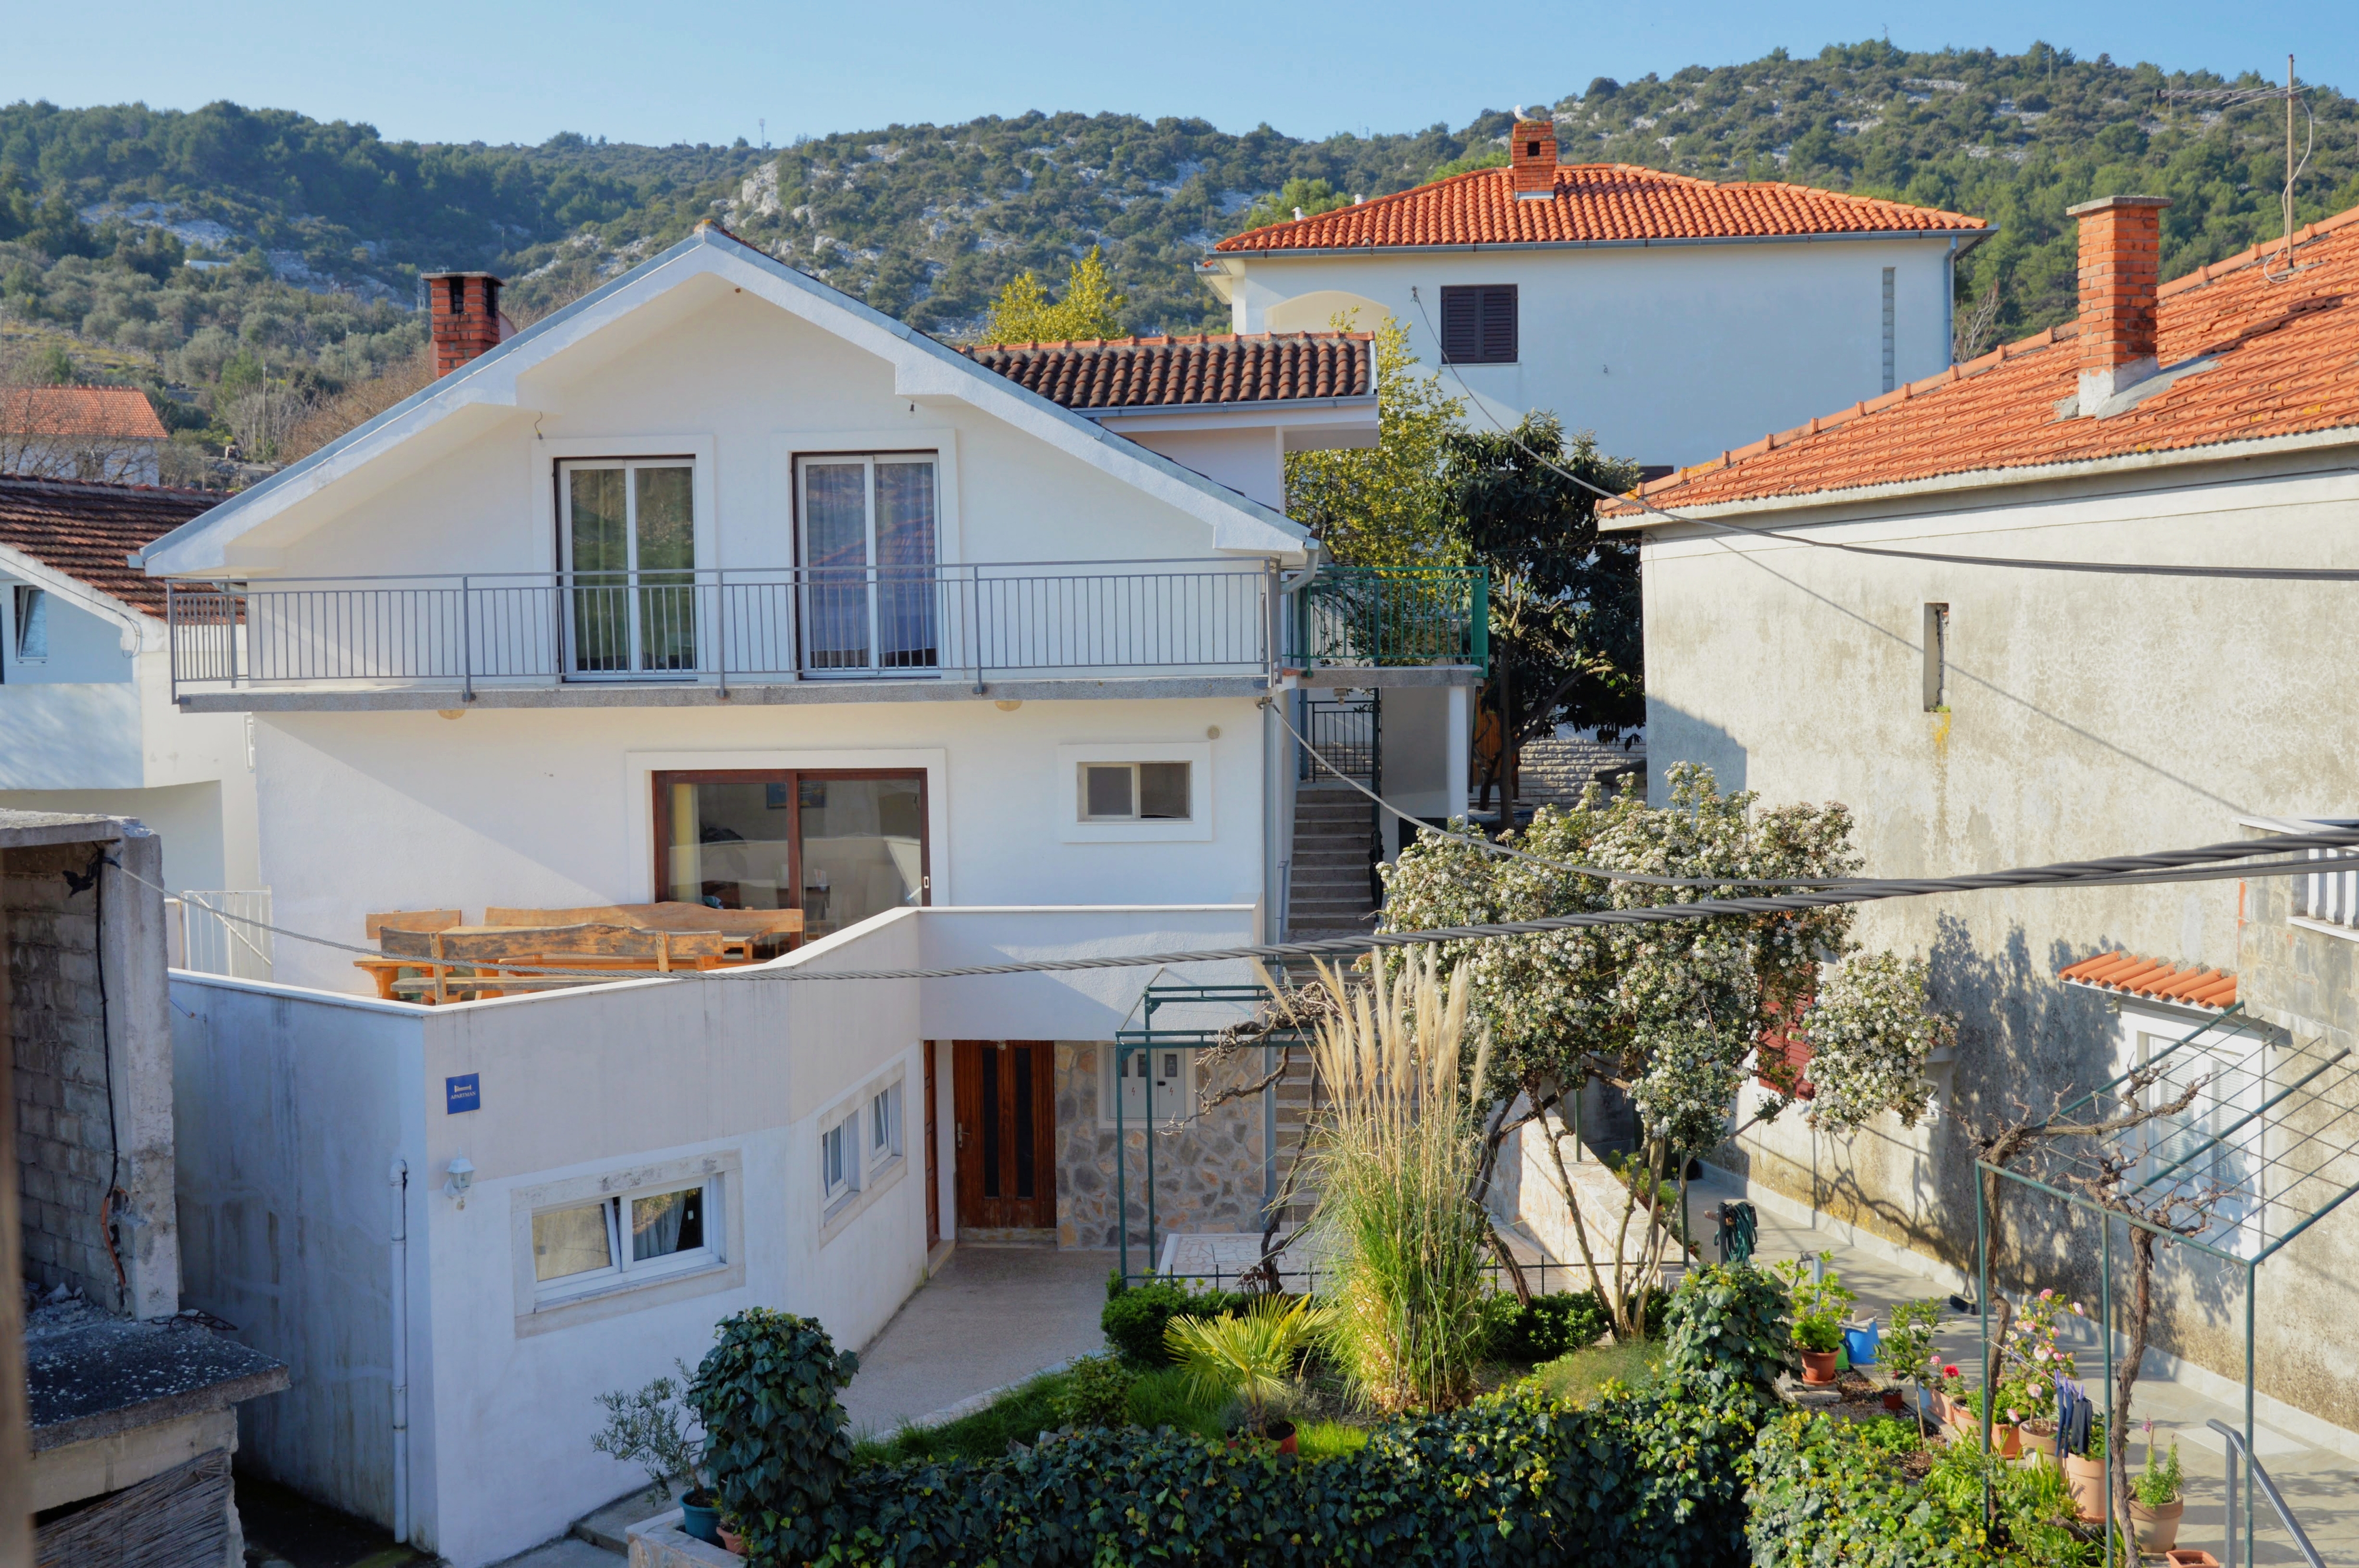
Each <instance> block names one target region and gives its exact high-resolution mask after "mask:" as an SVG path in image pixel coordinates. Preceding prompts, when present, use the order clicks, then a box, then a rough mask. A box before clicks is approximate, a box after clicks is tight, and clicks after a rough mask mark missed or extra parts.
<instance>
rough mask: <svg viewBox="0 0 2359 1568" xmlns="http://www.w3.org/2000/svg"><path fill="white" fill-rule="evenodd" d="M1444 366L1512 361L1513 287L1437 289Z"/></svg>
mask: <svg viewBox="0 0 2359 1568" xmlns="http://www.w3.org/2000/svg"><path fill="white" fill-rule="evenodd" d="M1441 359H1442V363H1443V364H1445V365H1513V364H1515V363H1516V286H1515V285H1514V284H1512V283H1485V284H1482V285H1480V286H1476V287H1467V288H1462V289H1443V290H1442V291H1441Z"/></svg>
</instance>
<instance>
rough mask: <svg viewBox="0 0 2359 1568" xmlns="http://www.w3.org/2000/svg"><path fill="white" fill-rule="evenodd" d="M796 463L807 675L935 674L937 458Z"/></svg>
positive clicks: (901, 455) (915, 455)
mask: <svg viewBox="0 0 2359 1568" xmlns="http://www.w3.org/2000/svg"><path fill="white" fill-rule="evenodd" d="M795 466H796V481H797V486H798V492H799V493H798V495H797V497H796V501H797V512H798V518H799V523H800V528H799V533H800V535H801V541H802V568H803V581H804V583H805V584H806V586H805V591H804V595H803V604H804V610H803V617H802V622H803V636H802V644H803V649H802V653H803V669H804V670H805V671H806V672H807V673H810V674H813V675H840V676H861V675H885V674H895V673H909V672H916V671H925V670H933V669H934V668H935V667H936V666H937V665H938V664H939V663H940V649H939V642H940V639H939V637H938V636H937V627H938V626H939V625H940V615H938V614H937V608H936V604H935V600H934V594H935V578H936V572H935V565H934V549H935V538H936V530H935V504H936V492H935V464H934V458H933V454H932V453H930V452H885V453H878V454H875V455H857V456H853V455H846V456H827V457H806V458H802V459H799V460H798V462H797V463H796V465H795Z"/></svg>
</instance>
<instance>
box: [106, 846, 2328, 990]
mask: <svg viewBox="0 0 2359 1568" xmlns="http://www.w3.org/2000/svg"><path fill="white" fill-rule="evenodd" d="M2354 845H2359V829H2352V828H2327V829H2321V830H2320V831H2318V832H2315V833H2275V834H2271V835H2268V836H2267V837H2263V838H2256V839H2245V840H2238V841H2234V842H2231V843H2226V844H2205V845H2201V846H2200V847H2198V848H2194V849H2180V850H2165V851H2161V852H2158V853H2156V854H2151V855H2114V856H2110V857H2107V858H2104V859H2099V860H2082V861H2064V862H2060V863H2057V864H2054V865H2049V866H2022V867H2017V868H2015V869H2013V870H2007V871H1989V872H1978V873H1972V874H1969V875H1965V876H1960V877H1923V878H1909V877H1869V878H1862V879H1860V880H1857V881H1854V882H1849V883H1845V884H1843V885H1842V886H1840V887H1829V888H1823V889H1821V890H1818V891H1814V892H1803V893H1787V894H1779V895H1775V896H1768V897H1757V898H1698V899H1695V900H1693V901H1692V902H1688V903H1679V904H1666V905H1655V906H1650V907H1645V908H1639V909H1588V910H1583V911H1581V912H1579V913H1576V914H1569V915H1550V916H1547V917H1545V918H1543V919H1540V920H1510V921H1501V922H1495V923H1491V924H1483V925H1464V926H1443V927H1436V928H1431V929H1426V930H1419V931H1364V932H1354V933H1353V934H1351V935H1348V936H1339V937H1329V938H1322V939H1319V940H1316V941H1310V942H1253V943H1245V944H1241V945H1238V946H1234V947H1223V948H1209V949H1198V950H1191V951H1187V952H1180V953H1093V954H1091V955H1089V956H1087V957H1082V958H1047V959H1027V960H1022V961H1018V962H1015V963H1009V964H966V965H962V966H959V967H955V968H948V969H851V970H834V971H828V970H821V969H816V968H814V967H812V966H810V964H801V965H798V966H796V967H793V968H777V967H774V966H772V965H762V966H760V967H758V968H746V967H739V968H736V969H734V970H727V971H709V970H690V971H672V972H669V973H647V974H637V973H625V974H618V973H617V972H616V971H614V970H612V969H594V970H582V969H566V968H562V967H559V966H554V965H547V964H515V963H509V962H506V961H501V960H473V959H435V958H432V957H429V956H428V955H425V954H419V955H416V962H417V963H418V964H419V966H420V967H422V968H423V967H434V966H440V967H446V968H455V967H464V968H468V969H474V970H488V971H492V972H495V974H515V975H545V976H549V977H552V978H557V977H563V978H580V979H584V980H597V981H604V982H608V983H613V982H614V981H616V980H620V979H629V980H650V979H652V980H694V979H706V978H712V977H714V976H716V975H723V974H726V975H731V976H732V977H733V978H746V979H756V980H778V981H805V980H960V979H969V978H981V977H985V976H992V975H1053V974H1065V973H1071V972H1072V971H1076V970H1086V969H1134V968H1147V967H1152V966H1156V965H1169V964H1212V963H1223V962H1230V961H1237V960H1263V961H1268V960H1278V961H1284V960H1287V959H1308V958H1346V957H1355V956H1357V955H1358V954H1360V953H1368V952H1372V951H1374V950H1376V949H1379V948H1396V947H1422V946H1427V945H1430V944H1434V943H1440V942H1485V941H1493V940H1497V939H1500V938H1506V937H1518V936H1542V935H1547V934H1549V933H1551V932H1557V931H1575V930H1580V929H1582V928H1585V927H1593V926H1611V925H1657V924H1661V923H1664V922H1666V921H1669V920H1709V919H1712V918H1713V917H1716V916H1722V915H1736V916H1755V915H1780V914H1793V913H1799V912H1801V911H1803V910H1807V909H1827V908H1831V907H1833V906H1837V905H1843V904H1864V903H1872V902H1875V901H1878V900H1881V899H1886V898H1921V897H1927V896H1930V895H1936V894H1944V893H1971V892H1982V891H1987V890H1992V889H2006V888H2017V887H2063V888H2071V887H2143V886H2147V885H2150V884H2154V883H2180V882H2212V881H2225V880H2229V879H2232V878H2244V877H2291V876H2307V875H2311V874H2314V873H2317V872H2319V871H2321V869H2325V868H2327V867H2329V866H2333V865H2335V864H2337V863H2339V862H2342V861H2346V860H2359V856H2353V855H2335V856H2332V857H2331V858H2328V859H2324V860H2321V859H2318V858H2312V857H2310V855H2309V852H2310V851H2312V850H2331V849H2347V848H2351V847H2353V846H2354ZM2257 855H2293V856H2297V857H2295V858H2288V859H2279V860H2255V859H2254V858H2253V857H2255V856H2257ZM2237 862H2245V864H2236V863H2237ZM124 874H125V876H127V877H131V878H132V879H133V880H134V881H136V882H139V883H141V884H142V885H143V886H146V887H154V888H155V889H156V890H157V891H158V892H159V893H165V894H167V896H170V895H169V890H168V889H167V888H164V887H160V886H158V884H156V883H154V882H150V881H148V880H147V878H146V877H140V876H139V875H138V874H137V873H136V872H131V871H127V870H126V871H125V873H124ZM214 918H215V919H218V920H237V921H239V922H241V923H242V924H245V925H249V926H255V927H258V928H259V929H261V930H264V931H271V932H274V933H276V934H277V935H279V936H284V937H287V938H289V939H291V940H293V941H296V942H309V943H311V944H313V945H315V946H319V947H325V948H331V949H334V950H336V951H338V952H343V953H361V954H364V956H366V957H369V958H375V959H386V958H392V957H404V958H408V957H410V956H411V955H409V954H389V953H384V952H382V951H380V950H378V949H375V948H367V947H361V946H357V945H355V944H353V943H351V942H336V941H334V940H332V939H331V938H328V937H321V936H314V935H312V934H310V932H308V931H293V930H289V929H288V928H287V927H285V926H277V925H272V924H271V923H269V922H268V921H266V920H255V919H253V918H252V917H250V916H245V915H233V914H230V913H228V912H227V911H226V910H221V911H215V914H214Z"/></svg>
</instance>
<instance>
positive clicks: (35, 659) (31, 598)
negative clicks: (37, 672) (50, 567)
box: [8, 583, 49, 664]
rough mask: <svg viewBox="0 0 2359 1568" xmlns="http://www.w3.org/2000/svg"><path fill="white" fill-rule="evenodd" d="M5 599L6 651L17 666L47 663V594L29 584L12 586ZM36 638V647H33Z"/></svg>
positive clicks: (47, 592) (43, 589) (45, 591)
mask: <svg viewBox="0 0 2359 1568" xmlns="http://www.w3.org/2000/svg"><path fill="white" fill-rule="evenodd" d="M11 586H12V587H13V588H14V589H15V592H14V593H10V594H9V595H8V598H9V605H8V613H9V615H10V617H11V624H10V626H9V629H8V648H9V652H10V653H11V654H12V655H14V657H15V659H16V662H17V663H18V664H47V663H48V662H49V590H48V589H46V588H43V587H41V586H39V585H38V583H14V584H11ZM37 634H38V639H39V645H40V646H39V647H38V648H36V647H34V646H33V643H34V639H35V637H36V635H37Z"/></svg>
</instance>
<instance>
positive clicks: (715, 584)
mask: <svg viewBox="0 0 2359 1568" xmlns="http://www.w3.org/2000/svg"><path fill="white" fill-rule="evenodd" d="M1285 586H1286V585H1285V584H1284V583H1283V581H1282V580H1281V579H1280V577H1279V576H1278V574H1277V571H1276V570H1275V569H1274V568H1273V567H1272V566H1271V565H1269V564H1268V563H1266V562H1263V561H1236V562H1225V561H1213V562H1207V561H1202V560H1193V561H1061V562H1026V563H1021V564H1013V565H970V564H955V565H931V566H884V567H841V568H839V567H782V568H767V569H766V568H732V569H728V570H709V571H693V572H690V571H647V572H541V573H521V572H514V573H497V572H484V573H473V574H466V575H429V574H414V575H408V576H385V577H346V578H253V579H245V580H231V581H220V582H210V583H191V582H179V581H175V582H169V583H167V584H166V587H165V593H166V607H165V615H166V619H167V622H168V626H169V628H170V637H171V649H172V685H173V692H174V695H175V697H176V698H177V697H178V696H179V694H180V693H182V692H184V691H241V690H249V689H253V690H260V689H268V688H289V687H310V688H319V689H338V688H344V689H359V690H365V689H380V688H419V687H425V688H432V689H449V690H455V691H462V692H465V693H470V694H472V693H473V691H475V690H476V689H477V688H479V687H530V686H552V685H560V684H576V683H598V682H610V683H611V682H621V683H626V684H643V685H644V684H661V683H677V682H690V683H694V682H700V681H701V682H716V683H718V684H721V685H723V686H726V685H727V684H728V683H729V682H730V681H750V682H770V681H860V680H924V679H937V680H941V679H965V680H968V681H972V682H973V684H974V685H975V686H976V687H978V688H980V687H981V686H982V685H984V682H985V681H992V680H1042V679H1060V678H1071V679H1085V678H1104V677H1109V676H1113V677H1120V676H1140V675H1156V676H1187V675H1194V676H1232V677H1234V676H1250V677H1256V678H1265V679H1266V678H1268V677H1270V676H1272V675H1274V674H1275V673H1276V672H1277V667H1278V666H1279V665H1280V664H1281V663H1284V664H1290V665H1294V666H1295V667H1297V668H1310V667H1319V666H1338V667H1364V668H1387V667H1398V666H1411V665H1426V664H1445V665H1457V666H1464V665H1468V664H1473V665H1476V666H1481V665H1483V664H1484V661H1485V659H1486V654H1487V647H1486V636H1485V632H1486V627H1485V603H1486V601H1485V595H1484V581H1483V577H1482V574H1481V573H1480V572H1457V571H1448V572H1391V571H1378V570H1368V569H1355V568H1348V567H1345V568H1336V567H1330V568H1326V569H1323V570H1322V571H1321V572H1319V573H1317V574H1316V575H1315V576H1314V577H1313V578H1312V579H1311V581H1310V583H1309V584H1308V585H1307V586H1305V587H1304V588H1302V589H1301V590H1299V591H1298V592H1295V593H1292V594H1290V595H1288V593H1285V591H1284V589H1285ZM1289 596H1290V597H1291V598H1293V600H1294V601H1295V603H1294V604H1293V605H1292V606H1291V608H1290V610H1289V607H1288V605H1287V604H1286V603H1285V600H1286V599H1287V598H1288V597H1289Z"/></svg>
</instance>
